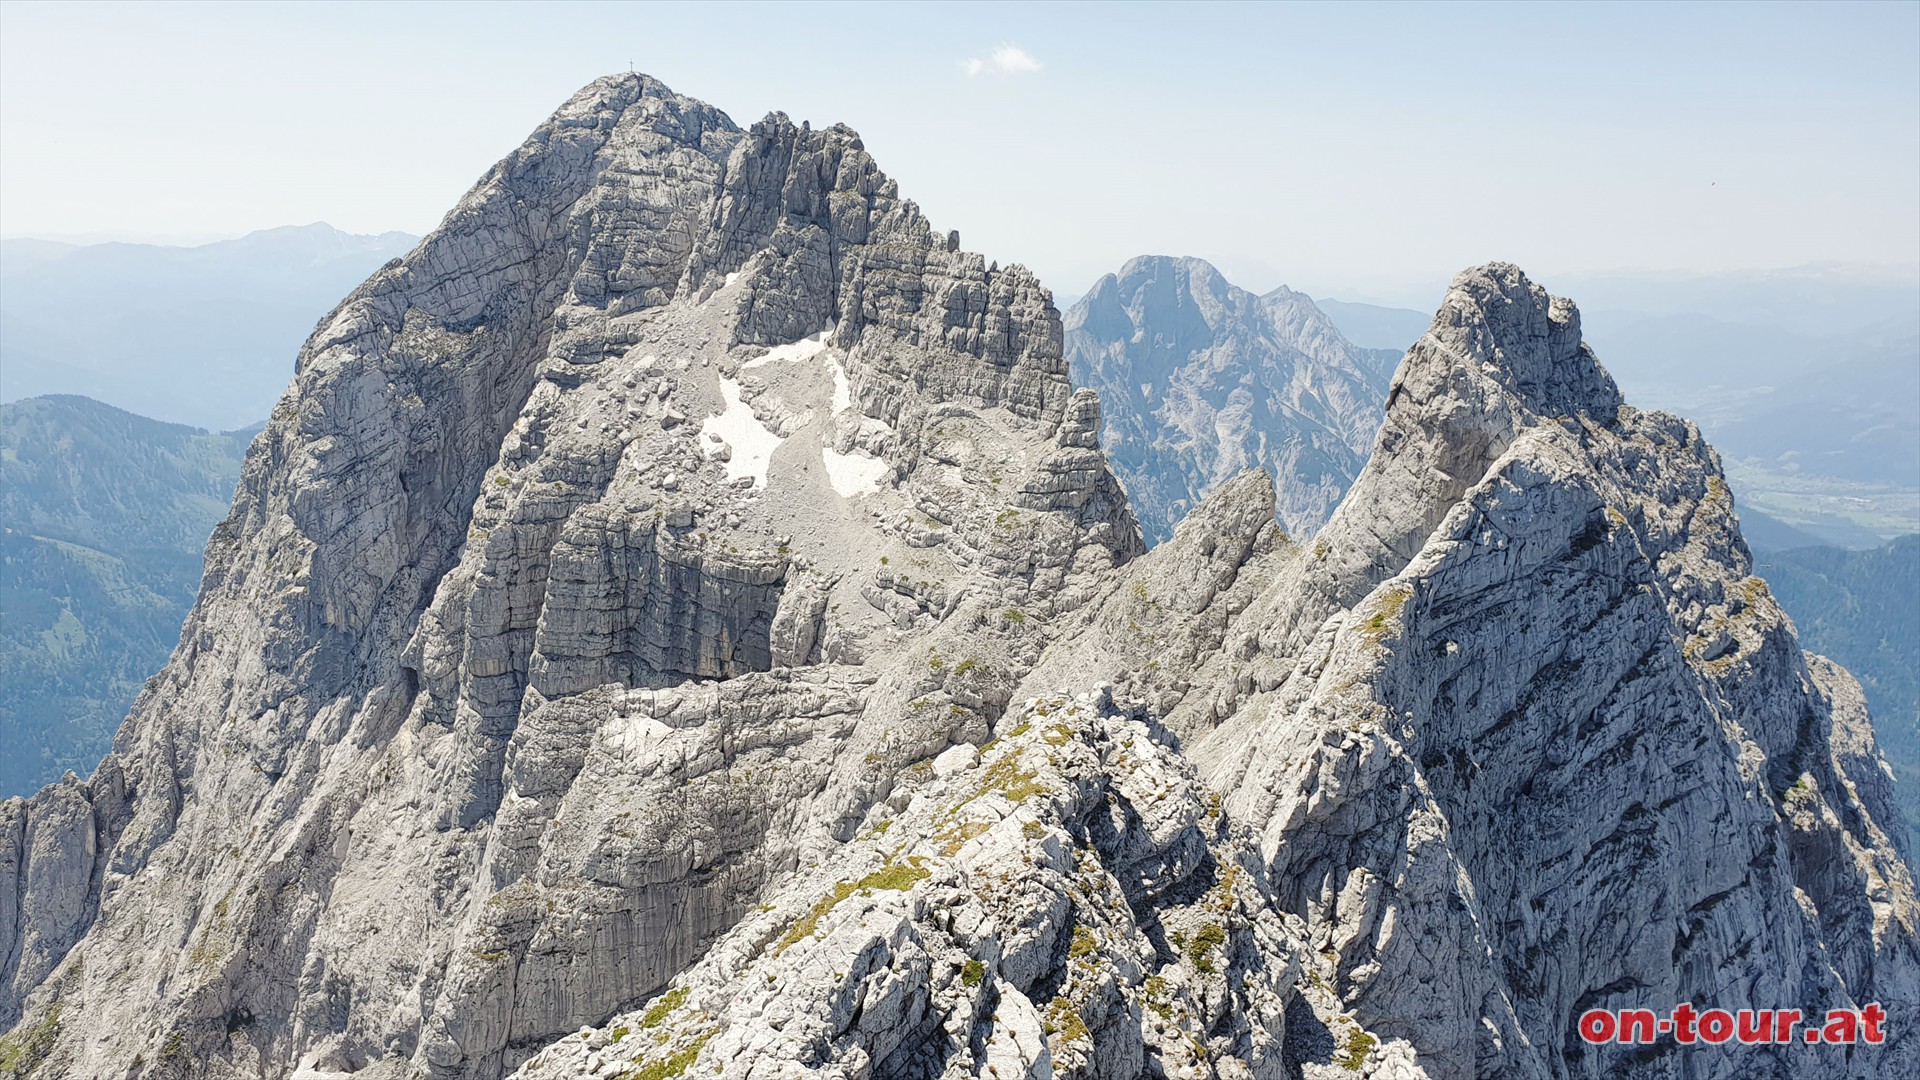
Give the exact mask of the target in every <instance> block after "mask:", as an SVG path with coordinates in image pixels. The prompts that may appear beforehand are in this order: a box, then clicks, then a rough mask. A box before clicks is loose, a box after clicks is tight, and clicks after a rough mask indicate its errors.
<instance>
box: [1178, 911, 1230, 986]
mask: <svg viewBox="0 0 1920 1080" xmlns="http://www.w3.org/2000/svg"><path fill="white" fill-rule="evenodd" d="M1226 943H1227V930H1226V927H1223V926H1221V925H1220V924H1219V923H1208V924H1207V925H1205V926H1203V927H1201V928H1200V932H1199V933H1197V934H1195V935H1193V940H1191V941H1189V942H1187V947H1186V952H1187V959H1188V960H1191V961H1193V966H1194V967H1196V968H1199V969H1200V970H1201V971H1204V972H1206V973H1207V974H1209V975H1211V974H1212V973H1213V971H1214V966H1213V950H1214V949H1216V948H1219V947H1221V946H1223V945H1225V944H1226Z"/></svg>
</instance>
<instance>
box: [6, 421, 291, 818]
mask: <svg viewBox="0 0 1920 1080" xmlns="http://www.w3.org/2000/svg"><path fill="white" fill-rule="evenodd" d="M258 427H259V426H258V425H255V427H254V428H253V429H249V430H244V431H235V432H228V433H225V434H211V433H208V432H205V431H201V430H198V429H196V428H190V427H185V426H182V425H179V424H166V423H161V422H160V421H157V420H149V419H147V418H146V417H144V416H135V415H134V414H132V413H129V412H126V411H124V410H121V409H116V408H114V407H113V406H111V405H104V404H101V403H100V402H97V401H93V400H90V399H88V398H84V397H74V396H66V395H62V396H57V397H42V398H33V399H30V400H27V401H18V402H11V403H8V404H5V405H0V745H4V746H6V747H7V748H8V750H9V752H8V753H7V754H6V755H4V756H0V796H5V795H19V794H29V793H31V792H33V791H34V790H36V789H37V788H39V787H40V785H42V784H45V783H49V782H51V781H53V780H57V779H59V777H60V774H61V773H62V772H64V771H65V770H68V769H72V770H74V771H75V772H77V773H80V774H82V775H85V774H87V773H89V772H91V771H92V770H93V767H94V766H95V765H96V764H98V763H99V760H100V755H101V754H103V753H104V752H105V751H106V749H107V745H108V744H109V743H110V742H111V740H112V738H113V732H114V730H115V729H116V728H118V727H119V725H120V721H121V719H122V718H123V717H125V716H126V714H127V708H128V707H129V706H130V705H132V703H133V698H134V695H135V694H137V693H138V692H139V689H140V686H141V684H142V683H144V682H145V681H146V679H147V677H148V676H150V675H152V674H153V673H154V672H156V671H159V670H160V668H161V666H162V665H164V664H165V663H166V661H167V655H168V654H169V653H170V652H172V651H173V646H174V643H175V642H176V641H178V640H179V637H180V623H181V620H182V619H183V618H184V617H185V616H186V612H187V609H188V608H189V607H190V606H192V604H193V599H194V596H195V594H196V593H197V592H198V591H199V588H200V557H201V551H202V549H203V548H205V546H206V542H207V534H208V533H210V532H211V531H212V530H213V526H214V525H215V524H216V523H217V522H219V520H220V519H221V518H223V517H225V516H226V513H227V506H228V504H229V503H230V502H232V500H233V488H234V483H235V481H236V480H237V479H238V478H239V476H240V460H241V457H242V455H243V454H244V453H245V452H246V447H247V442H248V440H249V439H250V438H251V437H252V435H253V432H254V431H257V430H258Z"/></svg>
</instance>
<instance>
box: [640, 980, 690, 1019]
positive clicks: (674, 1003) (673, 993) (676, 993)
mask: <svg viewBox="0 0 1920 1080" xmlns="http://www.w3.org/2000/svg"><path fill="white" fill-rule="evenodd" d="M686 1001H687V988H686V987H684V986H676V987H674V988H673V989H671V990H669V991H667V992H666V993H664V994H661V995H660V1000H658V1001H656V1002H654V1003H653V1004H652V1005H651V1006H648V1008H647V1011H646V1012H644V1013H641V1014H640V1026H641V1027H642V1028H648V1029H651V1028H657V1027H659V1026H660V1022H661V1021H663V1020H665V1019H666V1018H667V1017H669V1016H672V1015H673V1011H674V1010H675V1009H678V1008H679V1007H680V1006H682V1005H684V1004H686Z"/></svg>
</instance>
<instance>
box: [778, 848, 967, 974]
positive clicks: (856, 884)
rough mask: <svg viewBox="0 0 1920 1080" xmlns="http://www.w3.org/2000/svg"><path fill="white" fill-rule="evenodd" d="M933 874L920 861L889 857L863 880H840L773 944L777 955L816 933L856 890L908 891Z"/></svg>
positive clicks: (858, 891)
mask: <svg viewBox="0 0 1920 1080" xmlns="http://www.w3.org/2000/svg"><path fill="white" fill-rule="evenodd" d="M930 876H931V874H930V872H929V871H926V870H922V869H920V867H919V866H918V865H915V864H913V863H910V862H909V863H896V862H893V861H891V860H889V861H888V862H887V863H886V865H884V866H882V867H881V868H880V869H878V870H875V871H874V872H873V873H871V874H868V875H867V876H866V877H863V878H861V879H860V880H859V881H841V882H836V883H835V884H834V886H833V891H832V892H831V893H828V894H827V895H826V896H823V897H821V898H820V902H819V903H816V904H814V905H813V907H812V909H810V910H809V911H808V912H807V913H806V914H805V915H802V916H800V918H799V919H798V920H797V921H795V922H794V924H793V925H792V926H790V927H788V928H787V932H786V933H785V934H782V935H781V936H780V940H779V942H778V943H776V944H775V945H774V947H773V955H775V956H779V955H780V954H781V953H783V952H786V951H787V949H788V947H789V946H791V945H793V943H794V942H797V941H800V940H801V939H803V938H806V937H808V936H810V935H812V933H813V932H814V931H815V930H817V929H819V927H820V920H821V919H822V918H825V917H826V915H827V913H828V912H830V911H832V910H833V909H834V908H836V907H838V906H839V905H840V901H842V900H845V899H846V898H847V897H849V896H852V895H853V894H855V893H862V892H873V891H875V890H877V889H891V890H893V891H895V892H906V891H907V890H908V889H911V888H913V887H914V886H915V885H917V884H919V883H920V882H922V881H925V880H926V879H927V878H928V877H930Z"/></svg>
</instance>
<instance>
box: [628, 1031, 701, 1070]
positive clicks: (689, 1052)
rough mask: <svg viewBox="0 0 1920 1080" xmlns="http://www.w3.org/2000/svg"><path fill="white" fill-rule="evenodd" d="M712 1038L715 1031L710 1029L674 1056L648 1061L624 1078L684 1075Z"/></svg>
mask: <svg viewBox="0 0 1920 1080" xmlns="http://www.w3.org/2000/svg"><path fill="white" fill-rule="evenodd" d="M711 1038H713V1032H711V1031H709V1032H707V1033H706V1034H705V1035H702V1036H700V1037H699V1038H697V1039H695V1040H693V1041H692V1042H691V1043H688V1044H687V1045H686V1047H684V1048H683V1049H681V1050H680V1051H678V1052H677V1053H675V1054H674V1055H673V1056H671V1057H668V1058H665V1059H662V1060H660V1061H649V1062H646V1063H645V1064H643V1065H641V1066H640V1067H639V1068H638V1069H634V1070H631V1071H629V1072H628V1073H627V1074H626V1076H625V1077H624V1078H623V1080H672V1078H673V1077H676V1076H682V1075H684V1074H685V1073H686V1071H687V1069H688V1068H689V1067H691V1066H692V1065H693V1063H694V1061H696V1060H697V1059H698V1058H699V1057H700V1051H702V1050H704V1049H706V1046H707V1040H708V1039H711Z"/></svg>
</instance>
